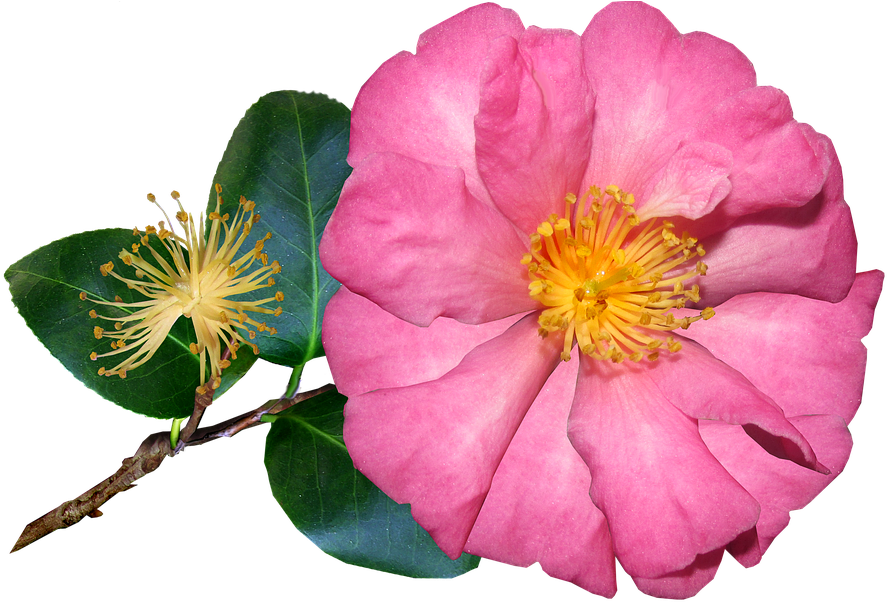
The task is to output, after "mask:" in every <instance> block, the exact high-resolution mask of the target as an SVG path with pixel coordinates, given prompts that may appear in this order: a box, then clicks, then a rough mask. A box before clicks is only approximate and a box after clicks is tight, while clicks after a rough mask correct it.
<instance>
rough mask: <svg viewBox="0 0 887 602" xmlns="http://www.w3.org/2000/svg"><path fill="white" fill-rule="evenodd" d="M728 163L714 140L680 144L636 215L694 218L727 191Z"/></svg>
mask: <svg viewBox="0 0 887 602" xmlns="http://www.w3.org/2000/svg"><path fill="white" fill-rule="evenodd" d="M732 166H733V157H732V156H731V155H730V153H729V152H728V151H727V150H726V149H725V148H723V147H721V146H718V145H717V144H710V143H706V142H701V143H700V142H696V143H692V144H688V145H685V146H682V147H681V148H680V149H678V151H677V152H676V153H675V154H674V155H672V157H671V159H669V161H668V163H667V164H666V166H665V170H664V172H663V174H662V179H661V180H659V182H657V184H656V186H654V187H653V190H652V192H651V193H650V196H649V197H648V199H647V201H646V202H645V203H644V206H643V208H642V209H641V211H640V212H639V213H638V217H639V218H641V219H643V220H647V219H652V218H654V217H672V216H675V215H682V216H684V217H687V218H691V219H696V218H697V217H701V216H703V215H705V214H707V213H708V212H710V211H711V210H712V209H714V208H715V207H716V206H717V204H718V203H720V202H721V200H722V199H723V198H724V197H725V196H727V193H729V192H730V187H731V184H730V180H728V179H727V175H728V174H729V173H730V169H731V168H732Z"/></svg>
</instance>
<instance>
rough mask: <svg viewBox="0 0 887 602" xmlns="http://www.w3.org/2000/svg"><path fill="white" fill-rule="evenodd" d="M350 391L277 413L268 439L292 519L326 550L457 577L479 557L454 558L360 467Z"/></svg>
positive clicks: (275, 485) (271, 468) (274, 474)
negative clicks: (354, 452) (349, 435)
mask: <svg viewBox="0 0 887 602" xmlns="http://www.w3.org/2000/svg"><path fill="white" fill-rule="evenodd" d="M344 406H345V397H344V396H342V395H340V394H339V393H338V392H336V391H335V390H333V391H330V392H328V393H324V394H322V395H319V396H317V397H314V398H312V399H309V400H307V401H303V402H301V403H299V404H297V405H295V406H293V407H292V408H290V409H289V410H287V411H285V412H282V413H280V414H279V415H278V416H276V419H275V420H274V423H273V424H272V425H271V432H269V433H268V438H267V440H266V442H265V468H266V469H267V470H268V480H269V481H270V482H271V491H272V493H273V494H274V497H275V498H276V499H277V501H278V503H279V504H280V505H281V506H282V507H283V509H284V511H285V512H286V514H287V516H289V518H290V520H291V521H293V524H294V525H295V526H296V527H297V528H298V529H299V530H300V531H301V532H302V533H304V534H305V535H306V536H308V538H309V539H311V541H313V542H314V543H315V544H316V545H317V546H318V547H319V548H320V549H322V550H323V551H324V552H326V553H327V554H329V555H331V556H334V557H336V558H338V559H339V560H343V561H345V562H348V563H350V564H356V565H358V566H364V567H368V568H372V569H376V570H380V571H387V572H389V573H397V574H399V575H407V576H410V577H455V576H457V575H461V574H462V573H465V572H467V571H470V570H471V569H473V568H475V567H477V565H478V562H480V558H478V557H476V556H471V555H469V554H463V555H462V556H461V557H460V558H458V559H456V560H450V559H449V558H448V557H447V556H446V555H445V554H444V553H443V552H441V551H440V548H438V547H437V545H436V544H435V543H434V541H433V540H432V539H431V536H430V535H428V533H427V532H426V531H425V530H424V529H422V527H420V526H419V525H418V524H416V522H415V521H414V520H413V517H412V515H411V514H410V507H409V505H408V504H396V503H394V502H393V501H392V500H391V498H389V497H388V496H386V495H385V494H384V493H382V491H380V490H379V488H378V487H376V486H375V485H373V484H372V482H370V480H369V479H367V478H366V477H365V476H363V475H362V474H360V473H359V472H358V471H357V470H355V469H354V465H353V464H352V462H351V458H350V457H349V456H348V452H347V450H346V449H345V444H344V442H343V440H342V422H343V417H342V408H343V407H344Z"/></svg>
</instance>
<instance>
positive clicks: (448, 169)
mask: <svg viewBox="0 0 887 602" xmlns="http://www.w3.org/2000/svg"><path fill="white" fill-rule="evenodd" d="M348 162H349V163H350V164H351V165H352V166H353V167H354V172H353V174H352V175H351V177H350V178H349V179H348V181H347V182H346V184H345V187H344V189H343V191H342V195H341V199H340V201H339V204H338V206H337V208H336V209H335V211H334V212H333V215H332V218H331V220H330V222H329V225H328V226H327V229H326V231H325V234H324V237H323V241H322V243H321V250H320V252H321V259H322V261H323V264H324V266H325V267H326V269H327V270H328V271H329V272H330V273H331V274H332V275H333V276H334V277H335V278H336V279H338V280H339V281H340V282H341V283H342V285H343V286H342V288H341V289H340V291H339V292H338V293H337V294H336V295H335V296H334V297H333V299H332V300H331V301H330V303H329V305H328V306H327V308H326V312H325V318H324V324H323V343H324V348H325V350H326V353H327V357H328V359H329V363H330V367H331V370H332V373H333V376H334V378H335V381H336V384H337V386H338V388H339V390H340V391H341V392H342V393H343V394H345V395H347V396H348V398H349V400H348V403H347V405H346V407H345V430H344V436H345V443H346V445H347V446H348V450H349V452H350V454H351V456H352V458H353V459H354V464H355V466H356V467H357V468H358V469H359V470H361V471H362V472H363V473H364V474H366V475H367V476H368V477H369V478H370V479H371V480H373V482H375V483H376V484H377V485H378V486H379V487H380V488H381V489H382V490H383V491H385V492H386V493H387V494H388V495H390V496H391V497H392V498H393V499H394V500H395V501H397V502H400V503H409V504H411V505H412V512H413V516H414V517H415V518H416V520H417V521H418V522H419V524H421V525H422V526H423V527H424V528H425V529H426V530H427V531H428V532H429V533H430V534H431V536H432V537H433V538H434V539H435V541H436V542H437V543H438V545H439V546H440V547H441V549H443V551H444V552H446V553H447V554H448V555H450V556H451V557H456V556H458V555H459V554H461V553H462V552H463V551H467V552H470V553H473V554H478V555H480V556H484V557H488V558H491V559H495V560H499V561H503V562H508V563H511V564H515V565H521V566H527V565H530V564H532V563H534V562H539V563H540V564H541V566H542V568H543V569H544V570H545V571H546V572H548V573H549V574H550V575H552V576H555V577H557V578H560V579H564V580H568V581H571V582H573V583H576V584H577V585H579V586H581V587H583V588H585V589H587V590H589V591H591V592H594V593H597V594H601V595H604V596H612V595H614V594H615V591H616V579H615V559H618V560H619V562H620V564H621V565H622V567H623V568H624V569H625V571H626V572H627V573H628V574H629V575H631V576H632V578H633V579H634V581H635V583H636V584H637V586H638V587H639V588H640V589H641V590H642V591H644V592H647V593H649V594H652V595H655V596H660V597H673V598H683V597H688V596H692V595H694V594H695V593H696V592H698V591H699V590H700V589H701V588H702V587H703V586H704V585H705V584H706V583H708V582H709V581H710V580H711V579H712V578H713V577H714V574H715V572H716V571H717V568H718V565H719V564H720V561H721V558H722V556H723V553H724V551H727V552H729V553H730V554H731V555H733V556H734V557H735V558H736V559H737V560H738V561H739V562H740V563H742V564H743V565H745V566H752V565H754V564H756V563H757V562H759V561H760V559H761V557H762V555H763V553H764V552H765V551H766V549H767V547H768V546H769V545H770V543H771V542H772V541H773V539H774V538H775V537H776V535H777V534H779V533H780V532H781V531H782V529H784V528H785V526H786V525H787V524H788V520H789V511H790V510H794V509H798V508H801V507H803V506H804V505H806V504H807V503H808V502H809V501H810V500H811V499H813V497H815V496H816V495H817V494H818V493H819V492H820V491H821V490H822V489H823V488H824V487H825V486H826V485H827V484H828V483H829V482H831V480H832V479H834V478H835V476H837V475H838V474H839V473H840V472H841V470H842V469H843V467H844V465H845V463H846V461H847V458H848V456H849V453H850V447H851V440H850V435H849V432H848V430H847V423H849V422H850V420H851V419H852V418H853V415H854V414H855V412H856V409H857V407H858V405H859V403H860V398H861V392H862V384H863V376H864V370H865V357H866V351H865V347H864V346H863V345H862V343H861V342H860V339H861V338H862V337H863V336H864V335H865V334H866V333H867V332H868V331H869V329H870V327H871V323H872V318H873V313H874V307H875V304H876V302H877V299H878V296H879V295H880V290H881V284H882V280H883V274H881V273H880V272H869V273H863V274H855V261H856V239H855V234H854V230H853V224H852V221H851V218H850V211H849V208H848V206H847V204H846V203H845V202H844V199H843V179H842V174H841V167H840V164H839V162H838V159H837V156H836V154H835V151H834V148H833V146H832V144H831V141H830V140H829V139H828V138H826V137H825V136H824V135H822V134H819V133H817V132H815V131H814V130H813V128H811V127H810V126H808V125H806V124H802V123H798V122H797V121H795V120H794V119H793V117H792V111H791V107H790V105H789V102H788V99H787V97H786V95H785V94H784V93H783V92H781V91H780V90H778V89H775V88H771V87H763V86H756V83H755V73H754V70H753V68H752V65H751V64H750V62H749V61H748V59H747V58H746V57H745V56H744V55H743V54H741V53H740V52H739V51H738V50H737V49H736V48H735V47H733V46H732V45H730V44H728V43H727V42H724V41H722V40H719V39H717V38H715V37H712V36H710V35H708V34H704V33H692V34H688V35H681V34H680V33H678V31H676V30H675V28H674V27H673V26H672V24H671V23H669V21H668V20H667V19H666V18H665V17H664V16H663V15H662V14H661V13H660V12H659V11H657V10H655V9H653V8H651V7H649V6H647V5H645V4H642V3H636V2H626V3H615V4H611V5H609V6H608V7H607V8H605V9H604V10H603V11H601V12H600V13H599V14H598V15H596V16H595V17H594V19H593V20H592V21H591V23H590V24H589V26H588V28H587V29H586V30H585V32H584V33H583V34H582V35H581V36H579V35H576V34H574V33H573V32H570V31H565V30H552V29H539V28H536V27H530V28H525V27H524V26H523V25H522V24H521V22H520V20H519V18H518V16H517V15H516V14H515V13H514V12H512V11H510V10H506V9H503V8H500V7H499V6H496V5H493V4H484V5H480V6H476V7H474V8H471V9H469V10H467V11H465V12H463V13H461V14H459V15H457V16H455V17H453V18H451V19H449V20H448V21H445V22H444V23H441V24H440V25H438V26H436V27H434V28H432V29H430V30H429V31H427V32H425V33H424V34H423V35H422V36H421V37H420V39H419V43H418V47H417V51H416V54H411V53H407V52H403V53H400V54H398V55H396V56H394V57H393V58H391V59H390V60H389V61H387V62H386V63H385V64H384V65H382V67H380V68H379V70H378V71H377V72H376V73H375V74H374V75H373V76H372V77H371V78H370V80H369V81H368V82H367V83H366V84H365V85H364V87H363V88H362V90H361V92H360V94H359V96H358V98H357V100H356V102H355V105H354V110H353V113H352V125H351V146H350V152H349V156H348Z"/></svg>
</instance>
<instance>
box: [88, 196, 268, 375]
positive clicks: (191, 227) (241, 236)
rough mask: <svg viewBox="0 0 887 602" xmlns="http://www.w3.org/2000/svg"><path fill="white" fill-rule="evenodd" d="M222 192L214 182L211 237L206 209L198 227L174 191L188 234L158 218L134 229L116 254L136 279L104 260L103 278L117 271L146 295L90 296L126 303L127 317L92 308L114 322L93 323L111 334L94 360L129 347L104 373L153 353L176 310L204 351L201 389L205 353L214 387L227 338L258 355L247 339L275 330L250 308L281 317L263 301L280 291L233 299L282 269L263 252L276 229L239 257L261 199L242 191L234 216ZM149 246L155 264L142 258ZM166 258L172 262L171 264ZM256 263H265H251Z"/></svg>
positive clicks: (121, 371) (233, 346) (99, 332)
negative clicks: (127, 298)
mask: <svg viewBox="0 0 887 602" xmlns="http://www.w3.org/2000/svg"><path fill="white" fill-rule="evenodd" d="M221 193H222V187H221V186H219V185H218V184H216V210H215V211H213V212H212V213H210V214H209V220H210V221H211V222H212V225H211V226H210V229H209V233H208V236H205V235H204V234H205V233H204V226H203V221H204V220H203V215H201V216H200V221H199V225H195V222H194V218H193V217H192V216H191V215H190V214H189V213H186V212H185V210H184V209H183V208H182V204H181V203H180V202H179V193H178V192H175V191H173V193H172V197H173V198H174V199H175V200H176V202H177V203H178V205H179V211H178V212H177V213H176V220H177V221H178V222H179V224H180V225H181V226H182V229H183V230H184V236H183V237H182V236H179V235H178V234H176V233H175V232H174V231H173V230H167V229H166V224H165V223H164V222H160V223H159V224H158V225H159V229H158V228H155V227H154V226H147V227H146V228H145V231H144V233H142V232H140V231H139V229H138V228H134V229H133V232H132V233H133V236H136V237H138V242H137V243H133V245H132V246H131V248H130V249H129V250H127V249H123V250H121V251H120V254H119V258H120V260H121V261H122V262H123V263H124V264H125V265H126V266H131V267H134V268H135V278H134V279H133V278H127V277H124V276H121V275H119V274H118V273H117V272H116V271H115V266H114V262H113V261H109V262H108V263H106V264H103V265H101V266H99V270H100V272H101V274H102V275H103V276H108V275H110V276H113V277H114V278H116V279H118V280H120V281H121V282H123V283H125V284H126V285H127V287H128V288H130V289H132V290H135V291H137V292H138V293H140V294H141V295H143V296H144V297H146V300H144V301H136V302H133V303H123V301H122V299H121V298H120V297H119V296H116V297H115V300H114V301H113V302H111V301H104V300H101V299H91V301H93V302H94V303H98V304H101V305H110V306H113V307H117V308H119V309H122V310H123V311H124V312H125V313H126V314H127V315H125V316H123V317H110V316H103V315H100V314H98V313H97V312H96V311H95V310H91V311H90V312H89V315H90V317H92V318H101V319H104V320H109V321H111V322H114V330H109V329H105V328H101V327H99V326H96V327H95V328H94V329H93V335H94V336H95V338H96V339H103V338H110V339H113V340H112V342H111V348H112V351H110V352H108V353H104V354H101V355H99V354H97V353H95V352H93V353H91V354H90V359H92V360H97V359H98V358H100V357H108V356H112V355H118V354H121V353H125V352H130V351H131V352H132V354H131V355H129V356H128V357H127V358H126V359H125V360H123V361H122V362H120V363H119V364H117V365H116V366H114V367H113V368H111V369H106V368H104V367H102V368H100V369H99V371H98V373H99V374H103V375H105V376H111V375H114V374H116V375H119V376H120V378H126V374H127V371H129V370H132V369H134V368H137V367H138V366H141V365H142V364H144V363H145V362H147V361H148V360H149V359H151V357H152V356H153V355H154V354H155V353H156V352H157V349H158V348H159V347H160V344H161V343H162V342H163V341H164V340H165V339H166V336H167V335H168V334H169V331H170V329H171V328H172V325H173V324H174V323H175V321H176V320H177V319H178V318H179V316H185V317H186V318H190V319H191V321H192V323H193V325H194V330H195V332H196V334H197V343H191V346H190V350H191V352H192V353H194V354H195V355H199V356H200V385H201V388H204V385H205V383H206V382H207V365H206V363H207V358H208V359H209V368H210V369H209V379H210V385H209V386H211V387H212V388H217V387H218V386H219V384H220V383H221V378H220V375H221V371H222V370H223V369H224V368H226V367H227V366H229V365H230V362H229V361H228V360H227V359H223V357H222V356H223V351H222V346H223V344H224V346H225V347H226V348H227V349H228V350H229V351H230V354H231V357H233V358H236V357H237V350H238V348H239V347H240V345H241V344H246V345H249V346H250V347H251V348H252V350H253V353H256V354H258V353H259V349H258V347H257V346H256V345H255V344H253V343H250V342H248V341H247V339H254V338H255V336H256V331H259V332H268V333H269V334H275V333H276V332H277V330H276V329H275V328H273V327H269V326H268V325H267V324H266V323H265V322H258V321H256V320H255V319H253V318H252V317H250V316H249V315H248V314H247V312H253V313H263V314H274V315H275V316H279V315H280V314H281V312H282V308H280V307H278V308H276V309H269V308H267V307H262V305H263V304H264V303H267V302H269V301H277V302H280V301H283V293H282V292H280V291H277V293H276V294H275V295H273V296H271V297H269V298H267V299H262V300H260V301H235V300H233V299H231V297H234V296H237V295H242V294H244V293H249V292H251V291H254V290H257V289H261V288H266V287H270V286H273V285H274V278H272V277H271V274H277V273H279V272H280V264H279V263H278V262H276V261H274V262H269V260H268V254H267V253H266V252H265V251H264V250H263V247H264V243H265V241H266V240H268V239H269V238H271V234H270V233H268V234H266V235H265V236H264V238H262V239H260V240H259V241H258V242H257V243H256V245H255V247H254V248H252V249H250V250H249V251H246V252H245V253H243V255H241V257H240V258H238V259H236V260H235V258H234V257H235V255H236V254H237V253H238V251H239V250H240V248H241V246H242V245H243V243H244V241H245V240H246V238H247V236H249V233H250V230H251V229H252V226H253V224H255V223H256V222H257V221H258V220H259V215H258V214H256V213H255V206H256V204H255V203H253V202H252V201H248V200H246V198H244V197H240V203H239V206H238V207H237V210H236V211H235V214H234V218H233V220H232V219H231V216H230V215H229V214H228V213H225V214H224V215H223V214H221V206H222V194H221ZM148 200H149V201H151V202H152V203H156V199H155V198H154V195H153V194H149V195H148ZM161 211H162V212H163V215H164V217H166V221H167V222H169V224H170V228H172V227H173V226H172V222H171V220H170V219H169V216H167V215H166V212H165V211H163V209H162V208H161ZM229 220H230V222H231V223H230V225H229ZM197 228H199V230H198V229H197ZM152 237H153V238H152ZM161 246H162V247H163V248H164V249H165V251H166V253H165V254H161V252H159V251H158V248H155V247H161ZM145 249H147V251H148V253H149V254H150V256H151V257H152V258H153V262H149V261H147V260H146V259H145V258H144V257H143V256H142V253H143V252H144V251H145ZM169 259H171V260H172V262H171V263H170V261H169ZM257 263H258V264H260V265H258V266H257V267H254V265H255V264H257ZM250 269H252V272H250ZM80 299H82V300H85V299H86V294H85V293H80ZM251 326H252V327H254V328H255V330H253V329H251V328H250V327H251ZM204 391H205V388H204Z"/></svg>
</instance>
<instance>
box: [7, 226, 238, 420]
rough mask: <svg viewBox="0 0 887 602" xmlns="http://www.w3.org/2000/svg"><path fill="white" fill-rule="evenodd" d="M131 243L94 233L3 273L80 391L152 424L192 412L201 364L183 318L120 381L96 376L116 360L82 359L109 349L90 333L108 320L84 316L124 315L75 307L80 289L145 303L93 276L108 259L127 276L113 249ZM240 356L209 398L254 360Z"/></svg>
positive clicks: (125, 236)
mask: <svg viewBox="0 0 887 602" xmlns="http://www.w3.org/2000/svg"><path fill="white" fill-rule="evenodd" d="M132 242H133V234H132V231H131V230H95V231H92V232H83V233H80V234H75V235H73V236H69V237H67V238H63V239H61V240H57V241H55V242H53V243H51V244H49V245H46V246H45V247H42V248H40V249H37V250H36V251H34V252H33V253H31V254H30V255H28V256H26V257H24V258H22V259H20V260H19V261H17V262H16V263H15V264H13V265H12V266H10V267H9V269H8V270H6V274H5V277H6V280H7V281H8V282H9V290H10V292H11V293H12V302H13V303H14V304H15V306H16V307H17V308H18V310H19V313H20V314H21V315H22V317H23V318H24V319H25V322H26V323H27V324H28V327H29V328H30V329H31V330H32V331H33V332H34V334H35V335H37V338H38V339H40V341H41V342H42V343H43V344H44V345H45V346H46V348H47V349H49V351H50V352H51V353H52V354H53V355H54V356H55V357H56V358H57V359H58V360H59V361H60V362H61V363H62V364H64V366H65V368H67V369H68V370H70V371H71V373H72V374H73V375H74V376H76V377H77V378H78V379H79V380H80V381H82V382H83V384H85V385H86V386H87V387H89V388H91V389H93V390H95V391H97V392H98V393H99V394H100V395H102V396H103V397H105V398H106V399H109V400H111V401H113V402H114V403H116V404H117V405H119V406H122V407H124V408H126V409H128V410H132V411H133V412H138V413H140V414H145V415H147V416H152V417H155V418H174V417H182V416H187V415H189V414H190V413H191V411H192V410H193V408H194V389H195V388H196V387H197V385H198V384H199V365H200V364H199V361H198V357H197V356H196V355H194V354H192V353H191V352H190V351H189V350H188V346H189V345H190V344H191V343H192V342H194V341H196V337H195V335H194V329H193V327H192V326H191V322H190V320H187V319H184V318H180V319H179V320H178V322H176V324H175V326H173V329H172V331H171V332H170V335H169V337H168V338H167V339H166V341H165V342H164V343H163V344H162V345H161V346H160V349H159V350H158V351H157V353H156V354H155V355H154V357H153V358H151V359H150V360H149V361H148V362H147V363H145V364H144V365H142V366H139V367H138V368H136V369H134V370H131V371H130V372H129V373H128V374H127V377H126V378H125V379H121V378H119V377H117V376H110V377H108V376H99V375H98V373H97V370H98V368H99V367H100V366H102V365H106V366H107V367H109V368H110V367H112V366H113V365H115V364H116V363H117V361H120V360H117V358H120V359H122V357H121V356H112V357H109V358H101V359H99V360H98V361H92V360H90V359H89V354H90V353H91V352H93V351H95V352H96V353H99V354H102V353H106V352H108V351H110V350H111V349H110V342H109V340H108V339H102V340H97V339H96V338H95V337H94V336H93V332H92V331H93V327H94V326H101V327H103V328H109V324H108V322H107V321H106V320H101V319H96V320H94V319H92V318H90V317H89V310H91V309H96V310H97V311H98V312H99V313H101V314H104V315H109V316H122V315H124V313H123V311H124V310H122V309H118V308H115V307H110V306H98V305H96V304H95V303H93V302H91V301H89V300H86V301H81V300H80V293H81V292H83V291H85V292H86V293H87V297H88V299H100V300H104V301H113V300H114V296H115V295H119V296H120V298H121V299H122V300H123V301H125V302H132V301H140V300H144V297H143V296H141V295H140V294H139V293H137V292H135V291H132V290H129V289H128V288H127V287H126V285H125V284H123V283H122V282H120V281H119V280H117V279H116V278H113V277H110V276H107V277H106V276H102V275H101V274H100V272H99V266H100V265H101V264H103V263H107V262H108V261H109V260H113V261H114V263H115V266H116V268H115V269H117V270H119V271H121V272H124V271H128V270H132V271H133V272H134V270H133V269H132V268H127V267H126V266H125V265H123V263H122V262H121V261H119V260H118V259H117V255H118V253H119V252H120V250H121V249H123V248H125V247H129V246H130V245H131V244H132ZM123 275H124V276H128V277H132V275H133V274H132V273H128V274H127V273H123ZM242 351H243V352H242V353H238V355H237V357H238V359H237V360H236V361H234V362H233V365H232V366H231V367H230V368H229V369H228V370H226V371H225V373H224V376H223V378H222V387H221V389H220V391H219V392H217V393H216V395H220V394H221V392H222V391H224V390H225V389H227V388H228V387H230V385H231V384H233V383H234V382H236V381H237V379H239V378H240V376H242V375H243V373H245V372H246V370H247V369H248V368H249V366H251V365H252V363H254V362H255V356H254V355H253V354H252V353H251V352H250V351H249V350H248V348H246V347H244V348H242ZM115 360H116V361H115ZM111 362H114V363H111Z"/></svg>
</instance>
